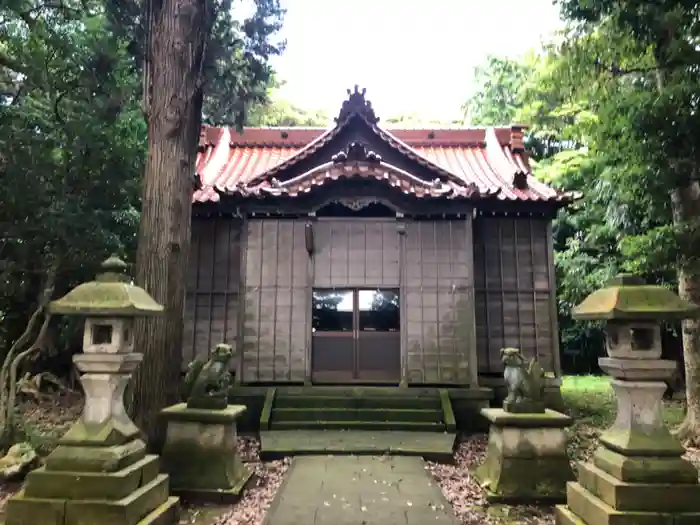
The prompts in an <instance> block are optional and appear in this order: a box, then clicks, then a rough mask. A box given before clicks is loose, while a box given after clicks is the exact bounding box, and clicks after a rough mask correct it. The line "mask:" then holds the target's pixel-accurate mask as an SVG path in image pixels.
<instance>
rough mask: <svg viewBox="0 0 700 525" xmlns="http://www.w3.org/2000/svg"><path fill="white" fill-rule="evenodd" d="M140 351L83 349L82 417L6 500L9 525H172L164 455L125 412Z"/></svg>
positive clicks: (175, 504) (78, 360)
mask: <svg viewBox="0 0 700 525" xmlns="http://www.w3.org/2000/svg"><path fill="white" fill-rule="evenodd" d="M141 357H142V356H141V354H135V353H129V354H79V355H76V356H74V357H73V361H74V362H75V364H76V366H77V367H78V369H79V370H80V371H81V372H84V374H83V375H81V376H80V381H81V382H82V384H83V389H84V390H85V393H86V399H85V408H84V409H83V414H82V416H81V418H80V419H79V420H78V421H77V422H76V423H75V424H74V425H73V426H72V427H71V428H70V430H69V431H68V432H67V433H66V434H65V435H64V436H63V437H62V438H61V440H60V441H59V444H58V447H57V448H56V449H55V450H54V451H53V452H52V453H51V454H49V456H48V457H47V458H46V461H45V466H44V467H41V468H39V469H37V470H35V471H33V472H31V473H29V475H28V476H27V479H26V481H25V484H24V487H23V489H22V491H20V492H19V494H17V495H16V496H14V497H13V498H11V499H10V500H9V501H8V502H7V508H6V518H5V525H87V524H92V523H94V524H98V523H99V524H100V525H137V524H138V525H151V524H153V525H156V524H157V525H166V524H168V525H170V524H173V523H177V521H178V520H177V517H178V509H179V501H178V498H176V497H169V483H168V481H169V480H168V476H167V475H166V474H160V473H159V470H160V469H159V460H158V456H155V455H149V454H146V444H145V443H144V442H143V441H142V440H141V439H140V438H139V430H138V428H136V426H135V425H134V424H133V422H131V420H130V419H129V417H128V416H127V414H126V411H125V410H124V404H123V393H124V389H125V388H126V384H127V383H128V381H129V377H130V375H131V373H132V372H133V370H134V369H135V368H136V366H137V365H138V364H139V362H140V361H141Z"/></svg>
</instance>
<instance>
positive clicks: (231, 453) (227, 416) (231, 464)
mask: <svg viewBox="0 0 700 525" xmlns="http://www.w3.org/2000/svg"><path fill="white" fill-rule="evenodd" d="M245 410H246V407H245V406H242V405H229V406H228V407H227V408H225V409H222V410H207V409H197V408H187V405H186V404H185V403H181V404H178V405H174V406H172V407H169V408H166V409H165V410H163V412H162V415H163V417H165V418H166V420H167V422H168V430H167V435H166V438H165V446H164V447H163V452H162V458H163V467H164V470H165V471H166V472H168V474H169V475H170V484H171V489H172V491H173V493H175V494H178V495H180V496H181V497H182V498H184V499H189V500H193V499H194V500H202V501H226V502H231V501H236V500H237V499H238V498H239V497H240V495H241V493H242V492H243V489H244V488H245V485H246V484H247V483H248V481H249V480H250V478H251V475H252V473H251V472H250V471H249V470H248V468H247V467H246V466H245V465H244V464H243V461H242V460H241V457H240V455H239V454H238V449H237V446H236V420H237V419H238V418H239V417H240V416H241V415H242V414H243V413H244V412H245Z"/></svg>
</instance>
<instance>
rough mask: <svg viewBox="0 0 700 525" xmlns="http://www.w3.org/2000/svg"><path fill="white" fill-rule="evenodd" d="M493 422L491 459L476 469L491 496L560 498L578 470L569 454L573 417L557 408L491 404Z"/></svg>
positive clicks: (498, 498)
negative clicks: (517, 410)
mask: <svg viewBox="0 0 700 525" xmlns="http://www.w3.org/2000/svg"><path fill="white" fill-rule="evenodd" d="M481 414H482V415H483V416H484V417H485V418H486V419H488V420H489V421H490V422H491V430H490V432H489V445H488V451H487V455H486V460H485V461H484V463H483V464H482V465H481V466H479V467H478V468H477V469H476V471H475V472H474V475H475V477H476V478H477V479H478V480H479V482H480V483H481V485H482V487H484V489H485V490H486V497H487V500H489V501H491V502H501V503H527V502H537V501H543V502H548V501H551V502H558V501H564V500H565V498H566V483H567V481H572V480H573V479H575V478H574V474H573V472H572V470H571V466H570V464H569V458H568V456H567V454H566V428H567V427H568V426H569V425H571V422H572V421H571V418H569V417H568V416H566V415H564V414H560V413H559V412H554V411H553V410H546V411H545V412H543V413H540V414H513V413H509V412H505V411H504V410H502V409H500V408H487V409H484V410H482V411H481Z"/></svg>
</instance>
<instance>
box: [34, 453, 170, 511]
mask: <svg viewBox="0 0 700 525" xmlns="http://www.w3.org/2000/svg"><path fill="white" fill-rule="evenodd" d="M159 466H160V465H159V460H158V456H154V455H149V456H146V457H145V458H143V459H141V460H139V461H137V462H136V463H134V464H133V465H130V466H128V467H126V468H124V469H122V470H118V471H117V472H68V471H52V470H46V467H41V468H39V469H36V470H34V471H32V472H30V473H29V474H28V475H27V480H26V483H25V489H24V494H25V496H26V497H28V498H40V499H42V498H43V499H99V500H119V499H122V498H125V497H127V496H128V495H129V494H131V493H132V492H134V491H135V490H136V489H138V488H139V487H141V486H143V485H146V484H147V483H149V482H151V481H153V480H154V479H155V477H156V476H157V475H158V469H159Z"/></svg>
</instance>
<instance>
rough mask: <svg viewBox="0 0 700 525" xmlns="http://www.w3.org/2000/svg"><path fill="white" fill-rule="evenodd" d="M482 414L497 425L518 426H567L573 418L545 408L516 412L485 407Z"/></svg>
mask: <svg viewBox="0 0 700 525" xmlns="http://www.w3.org/2000/svg"><path fill="white" fill-rule="evenodd" d="M481 415H482V416H484V417H485V418H486V419H488V420H489V421H490V422H491V424H492V425H494V426H497V427H504V426H508V427H516V428H566V427H569V426H571V424H572V423H573V420H572V419H571V418H570V417H569V416H567V415H566V414H561V413H559V412H555V411H554V410H549V409H547V410H545V411H544V412H541V413H531V414H527V413H515V412H506V411H505V410H504V409H502V408H485V409H482V410H481Z"/></svg>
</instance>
